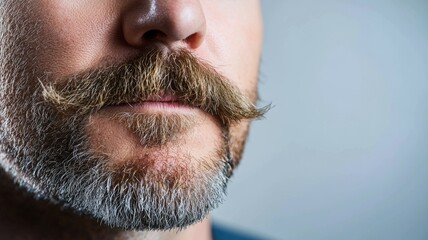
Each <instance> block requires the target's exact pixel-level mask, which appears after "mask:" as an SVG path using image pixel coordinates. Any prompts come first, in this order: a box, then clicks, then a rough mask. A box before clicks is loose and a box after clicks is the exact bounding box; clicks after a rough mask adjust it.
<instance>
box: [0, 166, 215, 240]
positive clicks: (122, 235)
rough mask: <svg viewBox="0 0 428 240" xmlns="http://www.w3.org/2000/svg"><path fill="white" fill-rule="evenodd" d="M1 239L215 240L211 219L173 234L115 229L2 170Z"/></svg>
mask: <svg viewBox="0 0 428 240" xmlns="http://www.w3.org/2000/svg"><path fill="white" fill-rule="evenodd" d="M0 236H2V237H4V238H5V239H34V240H38V239H46V240H50V239H65V240H68V239H112V240H113V239H114V240H122V239H156V240H182V239H186V240H187V239H198V240H199V239H200V240H211V228H210V221H209V219H208V218H207V219H205V220H203V221H202V222H199V223H197V224H194V225H192V226H189V227H187V228H186V229H184V230H180V231H178V230H170V231H124V230H121V229H112V228H110V227H108V226H106V225H103V224H101V223H99V222H97V221H96V220H93V219H91V218H89V217H86V216H81V215H77V214H75V213H73V212H70V211H68V210H65V209H61V208H60V207H58V206H56V205H54V204H52V203H50V202H48V201H44V200H38V199H35V198H34V197H33V196H32V195H31V194H29V193H27V192H26V191H25V190H23V189H21V188H19V187H18V186H17V185H16V184H15V183H14V182H13V180H12V179H11V178H10V177H9V176H8V175H7V174H6V173H4V172H3V170H2V169H1V167H0Z"/></svg>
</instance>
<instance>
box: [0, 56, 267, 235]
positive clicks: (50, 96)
mask: <svg viewBox="0 0 428 240" xmlns="http://www.w3.org/2000/svg"><path fill="white" fill-rule="evenodd" d="M21 58H22V59H28V58H25V57H24V56H21ZM2 63H3V64H2V69H14V71H12V72H11V74H9V75H8V74H2V78H3V79H2V83H3V85H2V86H1V87H0V88H1V89H0V90H1V93H0V94H1V95H0V103H1V104H2V111H1V115H0V116H1V117H0V123H1V125H0V126H1V129H0V130H1V136H0V150H1V152H2V154H3V155H4V156H5V157H4V159H1V163H2V166H3V167H4V168H5V169H6V170H7V171H8V172H9V173H10V174H11V175H12V176H13V177H14V178H15V179H16V180H17V181H19V183H20V184H21V185H23V186H24V187H26V188H27V190H28V191H30V192H32V193H34V194H35V195H36V196H37V197H39V198H43V199H47V200H49V201H51V202H54V203H56V204H58V205H60V206H63V207H67V208H70V209H72V210H74V211H76V212H78V213H81V214H86V215H89V216H91V217H94V218H96V219H99V220H101V221H102V222H103V223H105V224H107V225H109V226H112V227H119V228H123V229H130V230H166V229H172V228H183V227H186V226H188V225H190V224H192V223H195V222H196V221H199V220H201V219H203V218H204V217H205V216H206V215H207V214H208V213H209V212H210V211H211V210H212V209H214V208H216V207H217V206H218V204H219V203H220V202H222V200H223V199H224V196H225V191H226V186H227V182H228V179H229V178H230V176H231V174H232V172H233V168H234V167H235V166H236V165H237V161H238V158H239V157H236V156H237V155H240V152H239V151H242V146H241V147H236V146H233V144H234V143H233V142H231V141H232V140H231V136H230V131H229V130H230V128H231V126H232V125H234V124H238V123H239V122H241V121H244V120H249V119H253V118H258V117H261V116H262V115H263V113H264V112H265V111H266V110H267V108H260V109H258V108H256V107H255V106H254V104H253V103H252V101H250V100H249V99H247V98H246V97H245V96H244V95H243V94H242V93H240V92H239V90H238V89H236V88H235V87H234V86H233V85H232V84H230V83H229V80H228V79H226V78H224V77H223V76H222V75H220V74H218V73H217V72H216V71H215V70H214V69H213V68H212V67H210V66H209V65H207V64H205V63H202V62H200V61H198V60H197V59H196V58H195V57H193V56H192V54H191V53H189V52H187V51H185V50H179V51H174V52H169V53H168V54H167V55H166V54H165V53H163V52H160V51H152V52H149V53H147V54H145V55H144V56H143V57H140V58H137V59H133V60H131V61H129V62H126V63H124V64H113V65H110V66H107V67H102V68H99V69H91V70H88V71H85V72H82V73H78V74H75V75H72V76H68V77H66V78H62V79H54V78H52V77H51V76H49V75H47V74H44V75H40V76H37V75H34V74H32V73H30V72H29V71H28V69H32V68H31V67H29V64H30V63H28V62H26V63H24V64H22V63H21V65H19V66H18V65H17V64H16V63H14V61H13V60H11V61H10V62H7V61H3V62H2ZM8 64H9V65H8ZM10 66H12V68H10ZM35 79H38V81H35ZM165 95H172V96H174V99H175V101H176V102H178V103H180V104H183V105H188V106H192V107H195V108H198V109H201V110H202V111H204V112H206V113H208V114H209V115H211V116H213V119H215V121H216V122H217V125H218V126H219V128H220V129H221V136H220V138H219V140H218V141H215V142H213V143H212V151H210V153H209V154H207V155H205V156H203V157H200V158H198V159H194V157H193V156H192V154H191V153H185V152H181V151H168V149H169V147H168V146H169V145H171V144H175V143H176V141H178V140H179V139H180V137H181V136H182V135H183V134H185V133H186V132H187V131H189V130H190V129H191V128H192V127H194V125H196V124H197V121H196V120H195V119H192V118H189V117H187V116H182V115H164V114H154V113H151V114H130V113H128V112H119V113H117V114H115V115H113V116H111V120H112V121H117V122H119V123H120V124H122V125H123V126H125V128H127V129H128V130H129V131H130V132H132V133H133V134H134V135H135V136H137V138H138V140H139V143H140V144H141V146H142V147H144V148H146V151H145V154H144V156H143V157H142V158H141V159H138V160H129V161H121V162H120V163H112V160H111V156H109V154H106V153H103V152H102V151H99V149H97V147H96V146H94V145H93V144H91V136H90V135H89V134H88V123H89V122H90V120H89V119H90V118H91V116H93V115H95V114H97V113H98V112H100V111H102V110H103V109H105V108H106V107H110V106H121V105H126V104H134V103H140V102H145V101H150V99H153V97H154V98H156V97H159V96H165ZM238 142H242V143H241V144H243V140H242V139H240V140H239V141H238ZM231 146H232V147H231ZM231 148H234V149H238V150H236V151H234V150H233V149H232V151H231ZM159 149H163V150H165V149H167V150H166V151H159ZM169 162H179V164H167V163H169ZM159 164H161V166H159Z"/></svg>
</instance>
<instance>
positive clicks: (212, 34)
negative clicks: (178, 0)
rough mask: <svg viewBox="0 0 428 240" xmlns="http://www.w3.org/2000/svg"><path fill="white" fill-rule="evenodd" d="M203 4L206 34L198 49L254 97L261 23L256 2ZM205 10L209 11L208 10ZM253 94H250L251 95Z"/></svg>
mask: <svg viewBox="0 0 428 240" xmlns="http://www.w3.org/2000/svg"><path fill="white" fill-rule="evenodd" d="M220 2H224V4H223V5H225V4H226V3H227V6H223V7H222V8H220V5H221V4H216V3H214V2H209V3H206V6H205V8H206V9H207V10H206V11H205V15H206V18H207V36H206V39H205V44H204V45H203V47H202V49H200V50H199V51H198V52H202V53H201V54H200V55H201V56H200V57H201V58H202V59H207V56H208V59H207V60H208V62H209V63H210V64H212V65H213V66H214V67H215V68H216V69H217V70H218V71H219V72H221V73H222V74H224V75H225V76H227V77H228V78H229V79H230V80H231V81H232V82H233V83H234V84H235V85H236V86H237V87H238V88H240V90H241V91H243V92H244V93H246V94H249V95H251V97H255V91H256V84H257V79H258V69H259V61H260V52H261V45H262V24H261V15H260V11H259V10H260V9H259V6H258V3H257V1H252V0H248V2H243V1H239V0H238V1H220ZM208 9H209V11H208ZM253 95H254V96H253Z"/></svg>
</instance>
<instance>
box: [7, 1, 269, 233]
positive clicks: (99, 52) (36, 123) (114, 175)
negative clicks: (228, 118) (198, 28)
mask: <svg viewBox="0 0 428 240" xmlns="http://www.w3.org/2000/svg"><path fill="white" fill-rule="evenodd" d="M13 2H14V1H12V0H11V1H7V0H6V1H3V2H2V3H0V15H1V16H0V17H1V18H2V19H3V20H4V21H2V23H1V25H2V26H1V29H0V31H1V34H0V36H1V38H0V53H1V54H0V56H2V59H0V71H1V76H0V77H1V83H2V84H1V86H0V104H1V108H2V110H1V111H0V124H1V125H0V127H1V129H0V130H1V131H0V132H1V136H0V141H1V142H0V145H1V151H2V154H3V155H4V156H5V157H4V158H3V159H0V164H1V165H2V166H3V168H5V169H6V170H7V171H9V172H10V173H11V174H12V175H13V176H14V177H15V178H16V180H18V181H20V182H21V183H22V184H23V185H25V186H27V188H28V190H29V191H31V192H35V193H37V194H39V195H42V196H44V197H45V198H46V199H48V200H53V201H55V202H59V203H60V204H62V205H63V206H66V207H69V208H71V209H74V210H77V209H79V211H82V212H83V213H84V214H88V215H90V216H92V217H95V218H97V219H99V220H101V221H103V222H104V223H106V224H108V225H112V226H115V227H120V228H125V229H140V230H143V229H146V230H149V229H171V228H180V227H184V226H187V225H189V224H192V223H194V222H196V221H199V220H201V219H202V218H203V217H205V216H206V215H207V214H208V213H209V211H211V210H212V209H213V208H215V207H217V205H218V204H219V203H220V202H221V201H222V200H223V198H224V195H225V187H226V184H227V182H228V178H229V177H230V175H231V173H232V170H233V168H234V166H236V165H237V164H238V162H239V159H240V157H241V154H242V150H243V146H244V142H245V138H246V135H247V131H248V125H249V119H240V121H237V122H234V123H232V124H225V123H224V122H222V121H220V120H219V116H215V115H213V114H211V113H208V112H207V111H204V110H202V109H201V108H198V107H193V106H186V105H182V104H175V103H171V102H167V101H166V102H163V101H153V102H144V103H138V104H131V105H121V106H105V107H102V108H100V109H97V110H96V111H90V112H88V113H87V114H84V115H77V114H64V113H62V112H60V111H58V110H57V109H56V108H54V107H52V106H51V105H50V104H48V103H46V102H44V98H43V97H42V92H43V88H42V87H41V86H40V83H39V82H40V81H42V82H43V80H46V79H48V80H49V81H57V80H58V79H66V78H67V77H68V76H71V75H73V74H76V73H80V72H82V71H88V70H91V69H98V68H102V67H105V66H109V64H111V63H122V62H126V61H127V59H132V58H134V57H135V55H136V54H135V53H134V52H133V51H135V49H134V50H132V51H131V50H130V49H128V48H126V47H124V46H122V45H120V44H119V43H117V41H115V40H111V39H112V38H111V36H114V33H112V32H111V30H112V29H114V26H115V18H114V16H115V14H113V13H112V11H107V10H106V9H111V8H112V6H113V5H114V4H113V3H112V4H111V5H109V4H108V3H107V2H106V1H105V0H103V1H102V3H101V2H100V6H101V7H100V6H98V7H97V9H98V10H93V11H89V9H88V8H89V6H86V5H85V4H84V2H86V1H76V3H75V4H67V1H30V0H27V1H22V3H19V4H15V3H13ZM201 4H202V5H203V7H204V9H205V10H206V11H205V15H206V19H207V29H208V30H207V36H206V40H205V41H204V43H203V44H202V45H201V46H200V47H199V48H198V49H196V50H193V51H192V54H193V55H194V56H195V58H197V59H200V60H202V61H204V62H209V63H210V65H212V66H214V68H215V70H216V71H217V72H219V73H221V74H222V75H223V76H224V78H225V79H227V80H228V81H229V82H230V85H231V86H233V87H234V88H236V89H237V90H239V92H241V93H242V94H243V95H244V96H246V97H247V98H248V99H251V100H252V101H255V98H256V82H257V81H256V80H257V74H258V72H257V71H258V59H259V55H260V44H261V39H260V35H261V33H260V32H261V27H260V16H259V6H258V1H253V0H251V1H249V0H242V1H241V0H240V1H226V0H224V1H223V0H220V1H214V2H213V1H208V0H207V1H201ZM103 8H106V9H103ZM40 9H43V11H41V10H40ZM84 9H86V10H84ZM100 9H101V10H100ZM224 9H231V10H224ZM232 9H233V10H232ZM103 10H105V11H106V12H108V13H110V14H107V15H106V16H104V15H103V14H97V13H102V11H103ZM94 11H95V12H94ZM76 12H78V13H79V14H80V15H79V16H80V17H79V18H78V19H77V20H76V19H75V20H74V21H70V18H72V17H75V16H73V14H75V13H76ZM67 13H69V14H70V15H67ZM103 17H105V18H106V19H103ZM251 18H253V19H254V20H251V21H249V20H248V19H251ZM231 19H232V20H231ZM79 21H85V23H86V24H84V23H83V22H79ZM101 23H104V24H101ZM105 23H107V24H105ZM100 26H102V27H100ZM242 39H251V40H249V41H242ZM106 59H109V60H108V61H106ZM106 62H107V63H106ZM163 97H164V98H165V96H163ZM124 113H125V114H138V115H144V116H162V117H164V118H166V119H172V118H174V117H177V116H179V117H178V121H180V123H181V122H182V121H185V120H188V119H191V120H190V123H189V125H190V126H189V127H186V128H185V129H184V130H183V131H178V132H176V133H174V134H172V135H171V136H169V137H167V139H166V141H164V142H158V143H155V144H142V141H141V135H139V134H137V133H136V132H135V131H132V128H129V127H128V126H127V125H126V124H124V122H123V121H119V120H117V118H115V117H114V116H117V115H118V114H124ZM220 117H221V116H220ZM168 121H169V120H168ZM146 123H147V122H146ZM150 123H152V124H153V123H154V124H155V125H157V126H158V125H159V124H160V125H162V124H164V123H163V122H159V121H153V122H150ZM156 129H157V131H159V128H156ZM164 129H166V130H170V129H169V128H168V127H165V128H164ZM147 131H156V130H153V129H152V130H150V129H149V130H147ZM156 136H157V135H156Z"/></svg>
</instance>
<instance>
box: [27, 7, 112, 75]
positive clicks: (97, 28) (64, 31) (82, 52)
mask: <svg viewBox="0 0 428 240" xmlns="http://www.w3.org/2000/svg"><path fill="white" fill-rule="evenodd" d="M107 2H108V1H101V0H92V1H83V0H73V1H66V0H45V1H32V2H31V5H32V6H31V7H32V9H33V12H32V13H31V15H30V16H29V18H31V19H33V21H34V22H37V24H38V25H39V26H40V31H39V32H38V39H40V42H39V43H38V45H39V46H41V47H40V48H39V49H40V50H39V51H38V54H37V58H38V59H37V60H38V61H39V66H38V67H39V69H41V70H42V71H44V72H50V73H54V74H57V75H68V74H71V73H74V72H78V71H82V70H85V69H87V68H88V67H92V66H96V65H97V63H98V62H99V61H100V59H102V58H103V57H104V54H105V51H103V49H106V46H107V45H108V44H110V43H111V42H112V37H111V36H112V35H113V34H112V32H113V31H114V30H115V29H113V28H114V24H113V23H112V22H113V21H115V18H114V12H113V11H112V5H113V4H107Z"/></svg>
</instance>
